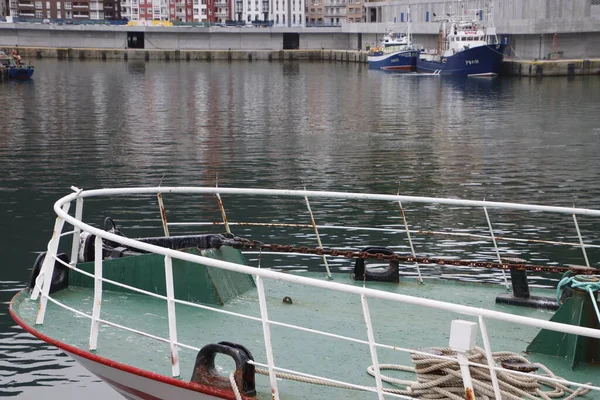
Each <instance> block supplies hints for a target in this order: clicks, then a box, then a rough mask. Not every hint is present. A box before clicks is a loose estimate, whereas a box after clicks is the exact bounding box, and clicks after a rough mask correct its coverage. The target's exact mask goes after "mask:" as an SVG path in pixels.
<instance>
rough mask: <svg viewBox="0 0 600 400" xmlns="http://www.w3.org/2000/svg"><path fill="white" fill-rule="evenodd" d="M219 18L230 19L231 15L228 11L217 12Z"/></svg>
mask: <svg viewBox="0 0 600 400" xmlns="http://www.w3.org/2000/svg"><path fill="white" fill-rule="evenodd" d="M215 15H216V16H217V17H222V18H227V17H229V13H228V12H227V11H217V12H216V13H215Z"/></svg>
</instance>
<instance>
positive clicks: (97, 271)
mask: <svg viewBox="0 0 600 400" xmlns="http://www.w3.org/2000/svg"><path fill="white" fill-rule="evenodd" d="M101 307H102V238H101V237H100V236H96V239H95V241H94V307H93V308H92V326H91V328H90V343H89V348H90V351H93V350H96V349H97V348H98V328H99V325H100V321H99V320H100V308H101Z"/></svg>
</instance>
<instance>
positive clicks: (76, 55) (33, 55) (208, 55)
mask: <svg viewBox="0 0 600 400" xmlns="http://www.w3.org/2000/svg"><path fill="white" fill-rule="evenodd" d="M19 53H20V54H21V56H22V57H23V58H24V59H26V60H29V61H31V60H35V59H42V58H56V59H59V60H124V61H128V60H145V61H150V60H162V61H215V60H224V61H236V60H238V61H294V60H305V61H340V62H353V63H364V64H366V63H367V52H366V51H358V50H141V49H83V48H78V49H73V48H64V47H63V48H51V47H44V48H37V47H19Z"/></svg>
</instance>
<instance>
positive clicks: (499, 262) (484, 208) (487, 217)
mask: <svg viewBox="0 0 600 400" xmlns="http://www.w3.org/2000/svg"><path fill="white" fill-rule="evenodd" d="M483 212H485V219H486V220H487V224H488V228H490V236H491V237H492V243H494V249H495V250H496V257H497V258H498V264H502V258H501V257H500V250H498V244H497V243H496V235H494V229H493V228H492V221H491V220H490V215H489V214H488V210H487V207H485V206H483ZM502 277H503V278H504V286H506V288H507V289H510V285H509V284H508V279H507V278H506V271H505V270H502Z"/></svg>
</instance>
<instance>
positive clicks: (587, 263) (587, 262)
mask: <svg viewBox="0 0 600 400" xmlns="http://www.w3.org/2000/svg"><path fill="white" fill-rule="evenodd" d="M573 222H574V223H575V229H577V236H578V237H579V244H581V251H583V258H584V259H585V265H586V267H588V268H590V260H588V256H587V252H586V251H585V245H584V244H583V238H582V237H581V231H580V230H579V224H578V223H577V217H576V216H575V214H573Z"/></svg>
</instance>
